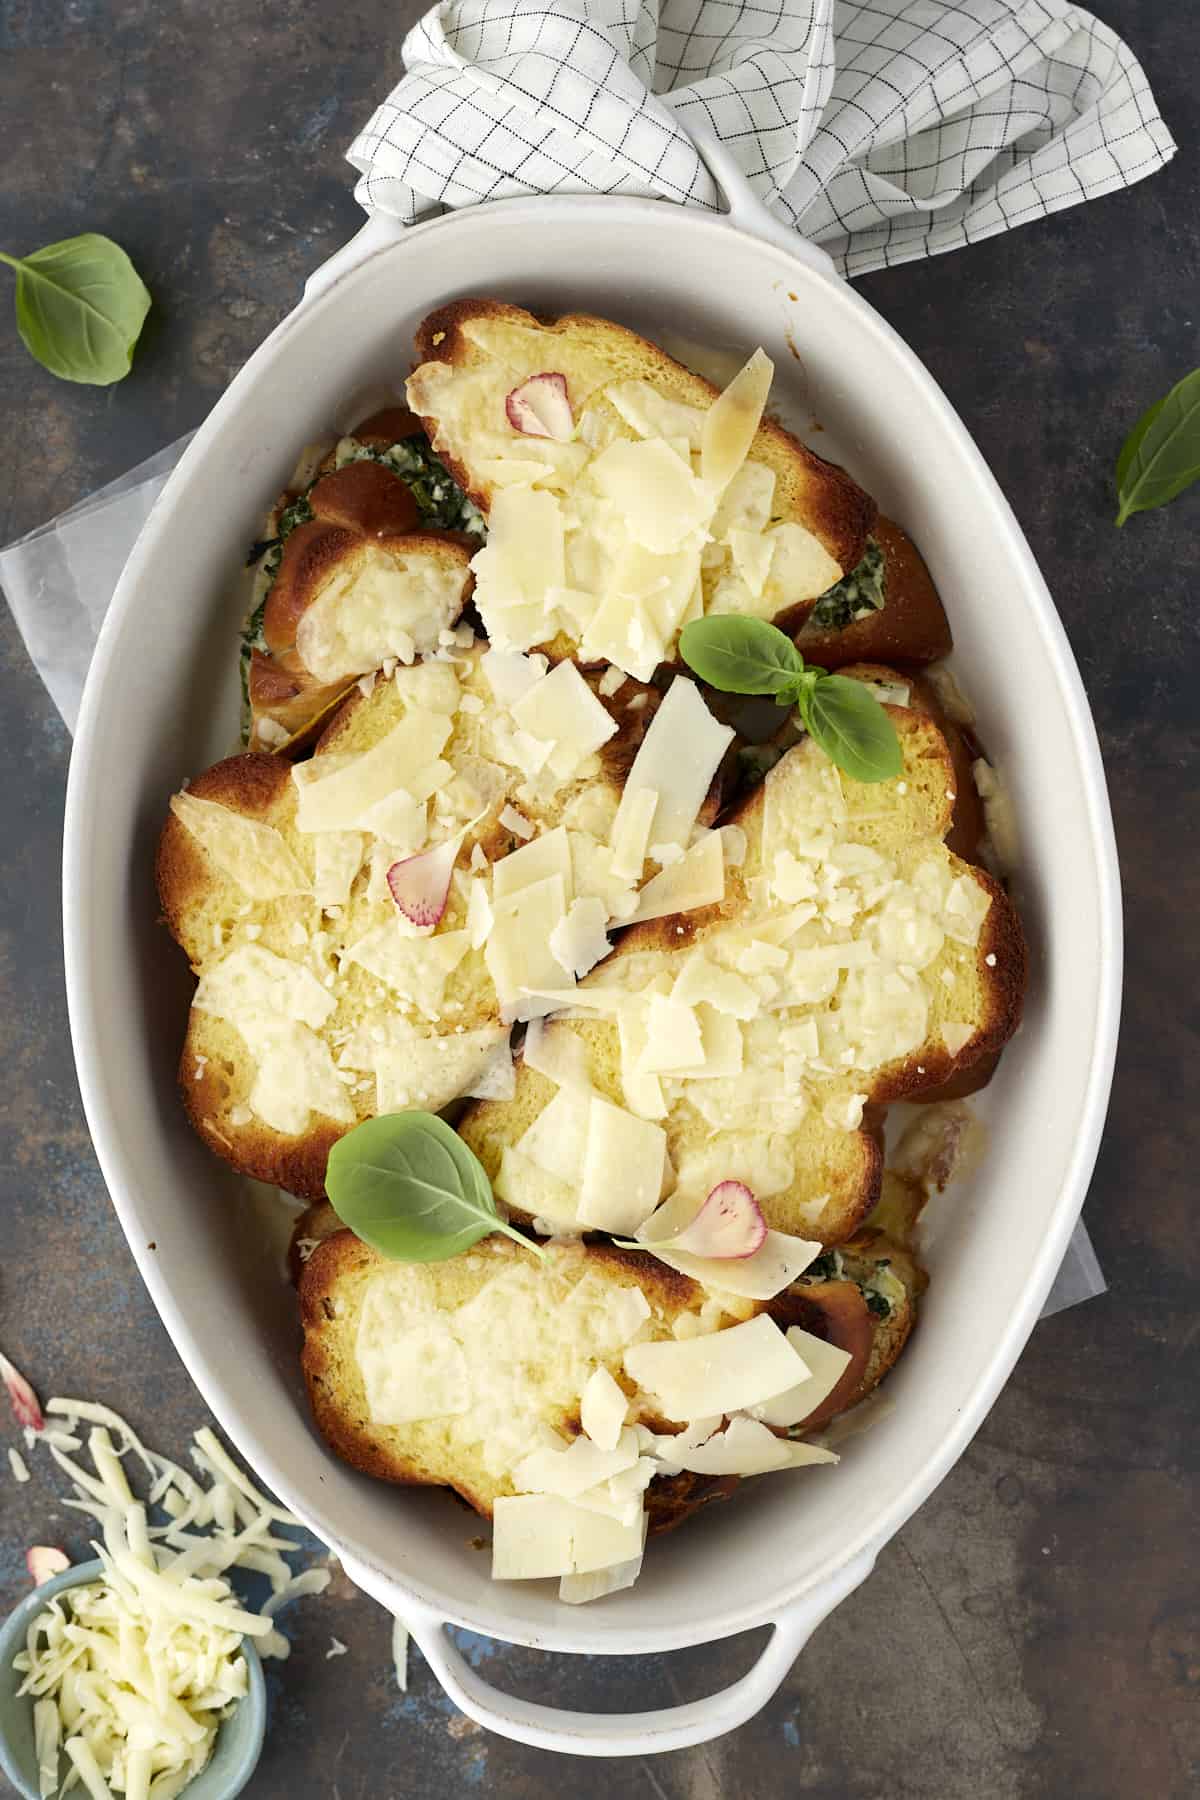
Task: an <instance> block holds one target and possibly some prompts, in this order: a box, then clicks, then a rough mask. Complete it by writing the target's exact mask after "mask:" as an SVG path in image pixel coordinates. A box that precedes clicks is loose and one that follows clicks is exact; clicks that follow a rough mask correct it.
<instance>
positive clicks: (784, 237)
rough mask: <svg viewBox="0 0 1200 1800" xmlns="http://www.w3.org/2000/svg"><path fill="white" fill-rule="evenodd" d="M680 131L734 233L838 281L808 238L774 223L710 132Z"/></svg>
mask: <svg viewBox="0 0 1200 1800" xmlns="http://www.w3.org/2000/svg"><path fill="white" fill-rule="evenodd" d="M681 123H682V121H681ZM684 130H685V131H686V132H687V134H688V136H689V137H690V138H691V140H692V143H693V144H694V145H695V146H696V151H697V153H698V155H699V157H700V160H701V162H702V163H703V164H704V166H705V168H706V169H707V170H708V172H709V174H710V175H711V176H712V178H713V180H714V181H715V182H716V184H717V186H718V187H719V188H720V190H721V193H722V195H723V197H724V200H725V209H726V210H725V217H726V218H727V219H728V220H729V223H730V224H731V225H733V226H734V227H735V228H736V229H737V230H738V231H744V232H745V233H746V236H747V237H755V238H762V239H764V240H765V242H766V243H768V244H774V245H775V247H776V248H777V249H779V250H785V251H786V252H787V254H788V255H789V256H790V257H792V258H793V259H794V260H795V261H796V262H799V263H803V264H804V265H805V267H806V268H809V269H812V270H814V271H815V272H816V273H817V274H818V275H826V276H828V277H829V279H830V280H832V281H837V282H840V281H841V280H842V276H841V275H840V273H839V272H838V268H837V264H836V263H835V262H834V260H833V258H832V257H831V256H830V255H828V254H827V252H826V251H824V250H822V249H821V248H820V246H819V245H817V244H814V243H811V242H810V241H809V239H808V238H806V237H801V235H800V233H799V232H798V231H796V230H795V229H794V228H793V227H792V226H790V225H785V224H784V222H783V220H782V219H777V218H776V217H775V214H774V213H773V212H772V211H771V210H770V208H769V207H767V206H765V205H764V204H763V202H762V201H761V200H760V199H759V197H758V195H757V194H756V193H755V191H754V189H753V188H752V187H751V186H750V183H749V182H748V181H747V180H746V177H745V176H744V175H743V174H742V171H741V169H740V168H739V167H738V165H737V162H736V161H735V160H734V157H733V155H732V154H731V152H730V151H729V150H727V149H726V147H725V145H724V144H722V143H721V142H720V140H719V139H718V138H716V137H715V136H714V135H713V133H712V132H711V131H709V130H708V129H707V128H706V127H704V126H700V125H695V124H692V123H691V122H690V121H689V123H688V124H687V125H685V126H684Z"/></svg>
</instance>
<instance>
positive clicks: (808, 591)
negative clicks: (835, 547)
mask: <svg viewBox="0 0 1200 1800" xmlns="http://www.w3.org/2000/svg"><path fill="white" fill-rule="evenodd" d="M763 535H764V537H765V538H766V540H767V542H768V543H769V544H770V545H771V548H772V556H771V571H770V579H769V591H770V593H771V594H772V595H775V594H779V595H780V596H782V595H784V594H786V595H787V597H788V599H789V600H792V601H796V600H815V599H816V598H817V596H818V595H819V594H823V593H825V592H826V591H827V590H828V589H829V588H831V587H832V586H833V585H834V583H835V582H838V581H840V580H841V579H842V575H843V573H844V570H843V569H842V565H841V563H839V562H837V561H835V559H834V558H833V557H832V556H830V554H829V552H828V550H826V548H825V546H824V544H823V543H822V542H821V540H820V538H819V537H817V536H815V535H814V533H813V532H811V531H808V530H807V529H806V528H805V527H804V526H803V525H798V524H796V523H795V521H794V520H786V521H785V522H784V523H783V524H782V525H772V526H771V528H770V530H769V531H766V532H764V533H763ZM822 583H824V586H822Z"/></svg>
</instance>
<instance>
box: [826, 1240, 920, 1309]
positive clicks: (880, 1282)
mask: <svg viewBox="0 0 1200 1800" xmlns="http://www.w3.org/2000/svg"><path fill="white" fill-rule="evenodd" d="M800 1279H801V1281H802V1282H804V1283H810V1282H817V1281H852V1282H853V1283H854V1285H855V1287H857V1288H858V1290H859V1292H860V1293H861V1294H862V1297H863V1299H864V1300H865V1301H866V1303H867V1310H868V1311H869V1312H871V1313H873V1314H874V1316H875V1318H877V1319H890V1318H891V1316H892V1314H893V1313H894V1312H895V1310H896V1308H897V1306H898V1305H900V1303H901V1302H902V1301H903V1300H904V1298H905V1297H906V1294H905V1287H904V1283H903V1282H902V1281H900V1280H899V1279H898V1277H897V1276H895V1275H893V1274H892V1270H891V1260H890V1258H888V1257H881V1258H880V1260H879V1261H878V1262H877V1263H876V1264H875V1265H874V1267H873V1268H872V1270H871V1272H870V1274H869V1275H865V1276H858V1275H852V1274H850V1272H849V1271H848V1270H847V1269H846V1267H845V1264H844V1262H843V1259H842V1253H841V1251H840V1250H825V1251H823V1252H822V1253H821V1255H820V1256H818V1257H817V1259H816V1261H815V1262H810V1263H809V1265H808V1267H807V1269H805V1271H804V1274H803V1275H802V1276H801V1278H800Z"/></svg>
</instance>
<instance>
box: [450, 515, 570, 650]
mask: <svg viewBox="0 0 1200 1800" xmlns="http://www.w3.org/2000/svg"><path fill="white" fill-rule="evenodd" d="M471 568H472V570H473V571H474V574H475V593H474V600H475V605H476V607H477V608H478V610H479V613H480V616H481V617H482V619H483V622H484V625H485V626H486V628H487V635H488V637H489V638H490V639H491V641H492V643H493V644H495V645H496V646H497V647H498V648H499V649H501V650H525V649H528V647H529V646H530V645H531V644H536V643H537V642H539V640H540V639H542V638H543V637H544V636H545V635H546V632H545V598H546V589H547V588H549V587H562V586H563V585H564V583H565V580H566V573H565V563H564V538H563V514H562V508H561V506H560V505H559V502H558V500H557V499H556V498H555V496H554V495H553V494H551V493H547V492H546V491H545V489H543V488H532V487H501V488H497V489H496V491H495V492H494V493H493V495H492V504H491V509H490V511H489V515H488V541H487V544H486V545H485V547H484V548H483V549H482V550H478V551H476V553H475V555H474V556H473V557H472V558H471Z"/></svg>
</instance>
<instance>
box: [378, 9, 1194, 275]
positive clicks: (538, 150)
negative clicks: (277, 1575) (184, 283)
mask: <svg viewBox="0 0 1200 1800" xmlns="http://www.w3.org/2000/svg"><path fill="white" fill-rule="evenodd" d="M404 62H405V66H406V68H407V71H408V72H407V74H405V75H404V77H403V78H402V80H401V81H400V82H399V84H398V85H397V87H396V88H395V89H394V90H393V92H392V93H391V94H390V95H389V96H388V98H387V99H386V100H385V101H383V103H382V104H381V105H380V106H379V107H378V108H377V110H376V112H375V114H374V116H373V117H372V118H371V119H370V121H369V122H368V123H367V125H366V126H365V127H364V129H363V130H362V131H361V132H360V134H359V136H358V137H357V138H356V139H355V141H354V144H353V146H352V147H351V150H350V160H351V162H352V163H353V164H354V165H355V167H356V168H357V169H359V170H360V172H361V177H362V179H361V180H360V182H359V184H358V188H357V193H358V197H359V199H360V201H361V202H362V204H363V205H364V206H365V207H367V208H368V210H371V211H381V212H387V213H391V214H394V215H395V216H396V217H398V218H400V219H402V220H404V221H405V222H413V221H415V220H417V219H419V218H422V217H426V216H429V215H431V214H435V213H437V212H440V211H444V210H446V209H449V208H453V207H458V206H469V205H478V204H479V203H480V202H482V201H487V200H493V199H503V198H514V197H519V196H528V195H533V194H547V193H598V194H633V195H641V196H646V197H650V198H656V199H662V200H667V201H672V202H674V203H676V204H679V205H690V206H698V207H702V208H706V209H708V210H710V211H717V210H719V209H720V207H721V196H720V193H719V191H718V189H717V187H716V185H715V183H714V181H713V179H712V177H711V176H710V174H709V172H708V170H707V168H706V167H705V165H704V163H703V161H702V159H701V157H700V155H699V154H698V152H697V150H696V148H695V146H694V144H693V142H692V139H691V136H690V135H689V129H690V128H693V127H701V128H703V129H704V130H705V131H707V132H708V133H710V134H711V135H712V136H713V137H715V138H717V139H718V140H719V141H720V142H721V143H722V144H723V145H725V146H726V147H727V148H728V150H729V151H730V152H731V154H732V156H733V157H734V159H735V161H736V162H737V164H738V166H739V168H740V169H741V170H742V172H743V174H744V175H745V176H746V178H747V179H748V180H749V182H750V183H751V185H752V187H753V188H754V190H755V192H756V193H757V194H758V195H759V197H760V198H761V199H762V200H763V201H764V202H765V203H766V204H767V205H769V206H770V207H771V208H772V209H773V210H774V211H775V212H776V214H777V215H778V216H779V217H780V218H781V219H783V220H785V221H787V222H788V223H790V224H792V225H794V226H795V228H796V230H797V231H798V232H799V233H801V234H802V235H803V236H805V237H807V238H811V239H813V240H815V241H816V242H818V243H822V244H824V245H825V247H826V248H827V249H828V250H829V251H830V253H831V254H832V255H833V256H834V258H835V260H836V261H837V262H838V263H839V265H840V267H841V268H842V269H843V271H844V272H845V273H847V274H851V275H853V274H860V273H863V272H865V271H866V270H868V269H875V268H882V267H886V266H888V265H890V264H893V263H900V262H907V261H910V260H912V259H913V258H915V257H921V256H930V255H934V254H936V253H938V252H939V251H943V250H951V249H955V248H957V247H958V246H959V245H962V244H966V243H970V242H972V241H973V240H975V239H977V238H983V237H990V236H992V235H993V234H994V233H996V232H999V231H1006V230H1008V229H1010V227H1012V226H1014V225H1020V224H1024V223H1026V222H1027V221H1029V220H1031V219H1035V218H1040V217H1043V216H1044V215H1045V214H1047V213H1050V212H1054V211H1057V210H1058V209H1059V208H1060V207H1064V206H1072V205H1075V204H1076V203H1077V202H1079V201H1081V200H1087V199H1091V198H1092V197H1094V196H1096V195H1098V194H1103V193H1106V192H1108V191H1110V190H1111V189H1113V188H1117V187H1124V186H1127V185H1128V184H1129V183H1131V182H1134V181H1137V180H1140V179H1141V178H1142V177H1143V176H1145V175H1148V174H1150V173H1152V171H1153V170H1154V169H1157V168H1159V167H1161V166H1162V164H1163V163H1164V162H1166V161H1167V160H1168V159H1169V157H1170V156H1171V155H1172V154H1173V151H1174V145H1173V143H1172V141H1171V136H1170V133H1169V132H1168V131H1167V128H1166V126H1165V125H1164V123H1163V121H1162V119H1161V118H1160V116H1159V114H1158V111H1157V108H1156V107H1155V104H1154V99H1153V96H1152V94H1151V92H1150V89H1149V86H1148V84H1147V81H1146V78H1145V75H1144V74H1143V72H1142V69H1141V67H1140V65H1139V64H1138V62H1137V60H1136V58H1135V57H1134V56H1133V55H1132V53H1131V52H1130V51H1129V50H1128V49H1127V48H1126V47H1125V45H1124V44H1122V43H1121V41H1120V40H1119V39H1118V38H1117V37H1116V36H1115V35H1114V34H1113V32H1111V31H1110V30H1109V29H1108V27H1107V26H1106V25H1104V24H1102V23H1101V22H1100V21H1099V20H1097V19H1096V18H1094V17H1093V16H1092V15H1091V14H1090V13H1088V12H1085V11H1084V10H1083V8H1082V7H1079V6H1076V5H1074V4H1072V3H1071V0H657V3H655V0H445V3H444V4H442V5H440V6H437V7H435V8H434V9H433V11H432V12H430V13H427V14H426V15H425V17H424V18H423V19H422V20H421V21H420V23H419V24H418V25H417V26H416V27H414V29H413V30H412V31H411V32H410V33H409V35H408V38H407V39H406V41H405V44H404Z"/></svg>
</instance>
